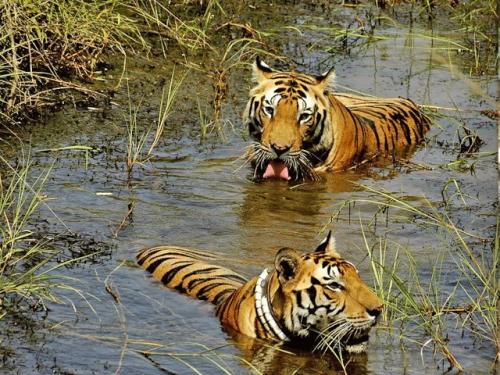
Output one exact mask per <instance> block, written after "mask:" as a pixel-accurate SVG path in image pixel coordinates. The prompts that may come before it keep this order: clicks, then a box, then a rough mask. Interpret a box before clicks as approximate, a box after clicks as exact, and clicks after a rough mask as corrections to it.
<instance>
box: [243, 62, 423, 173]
mask: <svg viewBox="0 0 500 375" xmlns="http://www.w3.org/2000/svg"><path fill="white" fill-rule="evenodd" d="M253 73H254V74H253V75H254V81H255V82H256V83H257V85H256V86H255V87H254V88H252V89H251V91H250V100H249V101H248V104H247V106H246V109H245V112H244V114H243V121H244V124H245V125H246V126H247V127H248V131H249V134H250V136H251V138H252V139H253V140H254V142H253V144H252V145H251V146H250V148H249V151H248V153H247V157H248V159H249V161H250V163H251V164H252V166H253V168H254V175H255V177H256V178H264V179H265V178H280V179H284V180H307V179H313V180H315V179H318V173H321V172H326V171H340V170H346V169H348V168H351V167H354V166H357V165H359V164H363V163H365V162H366V161H370V160H374V159H375V158H377V157H379V156H384V157H392V158H396V157H397V156H399V155H403V154H404V153H406V152H408V151H411V150H412V149H413V148H414V147H415V146H416V145H417V144H419V143H420V142H421V141H422V140H423V139H424V136H425V134H426V133H427V131H428V130H429V128H430V120H429V118H428V117H426V116H425V115H424V114H423V113H422V112H421V111H420V109H419V107H418V106H417V105H416V104H415V103H413V102H412V101H411V100H409V99H403V98H392V99H384V98H372V97H363V96H357V95H351V94H343V93H336V92H334V91H333V88H332V87H333V85H334V79H335V74H334V72H333V70H330V71H329V72H327V73H325V74H323V75H320V76H311V75H307V74H302V73H297V72H282V71H275V70H273V69H271V68H270V67H269V66H268V65H266V64H265V63H264V62H263V61H262V60H261V59H260V58H258V57H257V59H256V62H255V64H254V69H253Z"/></svg>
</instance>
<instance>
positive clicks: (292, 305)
mask: <svg viewBox="0 0 500 375" xmlns="http://www.w3.org/2000/svg"><path fill="white" fill-rule="evenodd" d="M137 259H138V263H139V264H140V265H141V266H142V267H143V268H145V269H146V270H147V271H149V272H150V273H152V274H153V277H154V278H156V279H157V280H159V281H161V282H162V283H163V284H164V285H165V286H167V287H168V288H172V289H176V290H178V291H179V292H181V293H184V294H187V295H189V296H192V297H195V298H198V299H201V300H207V301H209V302H212V303H213V304H214V305H215V306H216V315H217V316H218V318H219V319H220V321H221V322H222V324H223V325H224V326H225V327H227V328H229V329H231V330H234V331H236V332H239V333H242V334H244V335H247V336H250V337H254V338H262V339H268V340H277V341H280V340H286V341H291V342H293V343H298V344H300V345H301V346H305V345H310V344H315V345H316V346H318V345H319V346H320V347H321V345H322V344H321V343H322V342H323V343H325V342H328V340H330V341H332V340H333V341H335V342H334V343H331V342H329V343H328V345H329V346H330V347H332V346H336V345H338V346H342V347H345V348H347V349H348V350H350V351H356V352H359V351H363V350H364V348H365V345H366V342H367V340H368V333H369V331H370V329H371V327H372V326H373V325H375V323H376V320H377V316H378V314H379V313H380V312H381V310H382V303H381V301H380V300H379V299H378V297H377V296H376V295H375V294H374V293H373V292H372V291H371V290H370V288H369V287H368V286H367V285H366V284H365V283H364V282H363V281H362V280H361V278H360V276H359V275H358V272H357V269H356V268H355V267H354V265H353V264H352V263H350V262H348V261H346V260H344V259H342V258H341V256H340V255H339V254H338V253H337V252H336V251H335V249H334V239H333V238H332V237H331V233H330V234H329V235H328V237H327V238H326V239H325V241H323V242H322V243H321V244H320V245H319V246H318V248H317V249H316V250H315V251H314V252H312V253H307V254H302V255H301V254H300V253H299V252H298V251H296V250H293V249H290V248H283V249H281V250H280V251H279V252H278V253H277V254H276V257H275V264H274V269H273V270H270V271H269V273H267V271H264V272H263V273H262V274H261V276H255V277H253V278H251V279H250V280H248V281H247V280H246V279H245V278H243V277H242V276H240V275H238V274H237V273H235V272H233V271H230V270H228V269H226V268H224V267H220V266H216V265H213V264H211V263H209V262H210V261H215V260H216V256H215V255H213V254H210V253H205V252H200V251H195V250H190V249H186V248H182V247H175V246H158V247H153V248H150V249H145V250H142V251H141V252H140V253H139V254H138V256H137ZM267 274H268V276H267V277H266V275H267ZM256 284H258V285H256ZM256 286H257V287H256ZM260 294H262V295H260ZM264 305H266V306H264ZM267 308H269V309H268V311H267V313H266V312H265V310H266V309H267ZM280 332H281V333H280Z"/></svg>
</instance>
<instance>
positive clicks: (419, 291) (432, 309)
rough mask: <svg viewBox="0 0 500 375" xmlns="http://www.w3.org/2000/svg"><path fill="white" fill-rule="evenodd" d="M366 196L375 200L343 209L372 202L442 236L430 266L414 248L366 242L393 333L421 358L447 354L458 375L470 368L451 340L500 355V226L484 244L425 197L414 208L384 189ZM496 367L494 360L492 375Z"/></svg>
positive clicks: (413, 203)
mask: <svg viewBox="0 0 500 375" xmlns="http://www.w3.org/2000/svg"><path fill="white" fill-rule="evenodd" d="M365 189H366V190H367V191H368V192H370V193H371V194H372V196H373V198H372V199H362V200H353V201H349V202H345V203H346V204H347V205H350V204H351V205H352V204H354V203H365V204H366V203H368V204H371V205H374V206H376V207H378V209H379V215H380V213H383V214H384V216H386V215H387V216H386V218H385V219H386V220H388V218H390V217H393V216H394V215H397V218H398V219H397V220H399V221H403V222H404V221H405V220H408V221H409V222H412V223H415V222H418V223H419V226H421V227H422V226H424V227H425V226H430V227H433V228H435V233H436V238H435V239H434V240H435V245H434V246H433V247H434V250H433V253H434V254H436V256H435V257H433V258H432V259H428V264H427V265H426V266H425V265H424V264H423V262H422V259H421V258H419V255H418V254H417V253H415V252H414V251H413V249H408V248H407V247H406V246H404V245H401V244H398V243H394V242H391V241H390V240H388V239H387V238H385V237H382V238H379V240H378V241H377V242H376V243H375V244H370V242H369V241H368V240H367V239H366V237H365V249H366V253H367V256H368V259H369V263H370V266H371V269H372V275H373V279H374V285H375V290H376V292H377V294H378V295H379V296H380V298H381V299H382V300H383V301H384V303H385V306H386V309H385V311H384V313H383V318H384V319H383V320H384V322H385V323H386V324H387V325H388V327H389V331H390V332H392V333H394V335H395V336H396V337H398V338H401V339H402V341H403V343H404V344H410V345H411V344H417V345H419V346H420V347H421V350H422V352H423V351H424V350H425V349H426V348H427V349H433V350H434V351H435V352H438V353H441V355H442V356H443V357H444V358H445V359H446V360H447V361H448V363H449V366H450V368H455V369H457V370H459V371H463V370H464V367H463V365H462V364H461V363H460V357H459V356H457V355H456V354H455V353H454V348H456V347H457V345H460V343H459V342H454V341H453V340H452V341H450V340H449V338H450V337H456V336H458V334H457V330H460V332H461V333H462V334H466V335H469V336H470V337H472V340H473V341H483V342H487V343H489V344H488V345H491V347H495V348H496V352H500V340H499V337H498V329H499V328H500V327H499V326H498V324H499V314H500V312H499V307H500V299H499V298H500V282H499V277H498V276H499V275H498V270H499V267H500V240H499V223H498V221H497V226H496V230H495V231H494V233H491V236H489V234H488V237H486V238H483V237H481V235H477V234H472V233H468V232H467V231H465V230H463V229H461V228H459V227H458V226H457V225H456V223H455V222H454V221H453V220H452V219H451V217H450V215H449V211H448V210H449V207H448V205H449V202H445V206H444V208H442V209H439V208H438V207H437V206H436V205H435V204H433V203H431V202H430V201H429V200H427V199H426V198H425V197H422V198H421V199H418V200H411V201H409V200H406V199H404V197H401V196H399V195H397V194H393V193H390V192H387V191H384V190H379V189H375V188H371V187H366V186H365ZM388 210H390V211H391V214H388ZM373 223H374V221H372V222H371V224H373ZM369 225H370V224H369ZM362 230H364V228H363V226H362ZM364 235H365V233H364V232H363V236H364ZM424 266H425V267H426V268H425V269H423V268H422V267H424ZM450 267H453V269H452V270H450ZM449 275H452V278H451V279H450V278H448V277H447V276H449ZM450 283H451V284H450ZM450 285H451V287H450ZM452 330H454V331H455V334H454V335H450V333H451V332H452ZM497 360H498V359H495V358H492V361H493V363H492V368H494V366H495V363H496V362H495V361H497ZM469 370H471V369H469Z"/></svg>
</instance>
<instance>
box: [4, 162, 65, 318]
mask: <svg viewBox="0 0 500 375" xmlns="http://www.w3.org/2000/svg"><path fill="white" fill-rule="evenodd" d="M31 166H32V162H31V160H30V158H29V155H24V158H23V155H20V158H19V161H18V163H17V165H16V166H13V165H11V164H9V163H8V162H7V161H6V160H5V159H3V157H1V156H0V168H1V169H2V170H3V171H5V173H2V177H1V178H0V239H1V241H0V302H1V303H0V317H2V316H4V315H5V314H6V313H7V311H8V309H9V307H10V305H11V304H12V303H13V302H16V303H17V302H19V301H21V302H26V303H28V304H30V305H31V306H40V305H42V306H43V305H44V303H45V301H57V296H56V294H54V289H56V288H68V289H72V288H70V287H68V286H66V285H65V284H64V283H63V282H62V279H61V278H60V277H58V276H56V275H55V274H54V271H55V270H57V269H58V268H60V267H62V266H64V265H65V264H66V263H57V264H55V265H51V264H50V263H49V262H50V261H51V259H53V258H54V257H55V256H56V255H57V254H58V253H59V252H58V251H55V250H53V249H50V248H47V247H45V246H44V243H43V242H41V241H39V240H36V239H35V238H34V237H33V232H32V231H31V230H30V229H29V221H30V218H31V217H32V216H33V215H34V214H35V213H36V212H37V210H38V209H39V207H40V205H42V204H46V199H47V198H46V196H45V195H44V194H43V188H44V186H45V184H46V182H47V179H48V177H49V174H50V169H49V170H46V171H42V172H40V174H39V175H37V176H34V175H33V172H32V168H31Z"/></svg>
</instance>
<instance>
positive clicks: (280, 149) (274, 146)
mask: <svg viewBox="0 0 500 375" xmlns="http://www.w3.org/2000/svg"><path fill="white" fill-rule="evenodd" d="M271 148H272V149H273V150H274V152H276V155H278V157H279V156H281V155H283V154H284V153H285V152H287V151H288V150H290V148H291V146H288V145H281V144H279V143H273V144H271Z"/></svg>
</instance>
